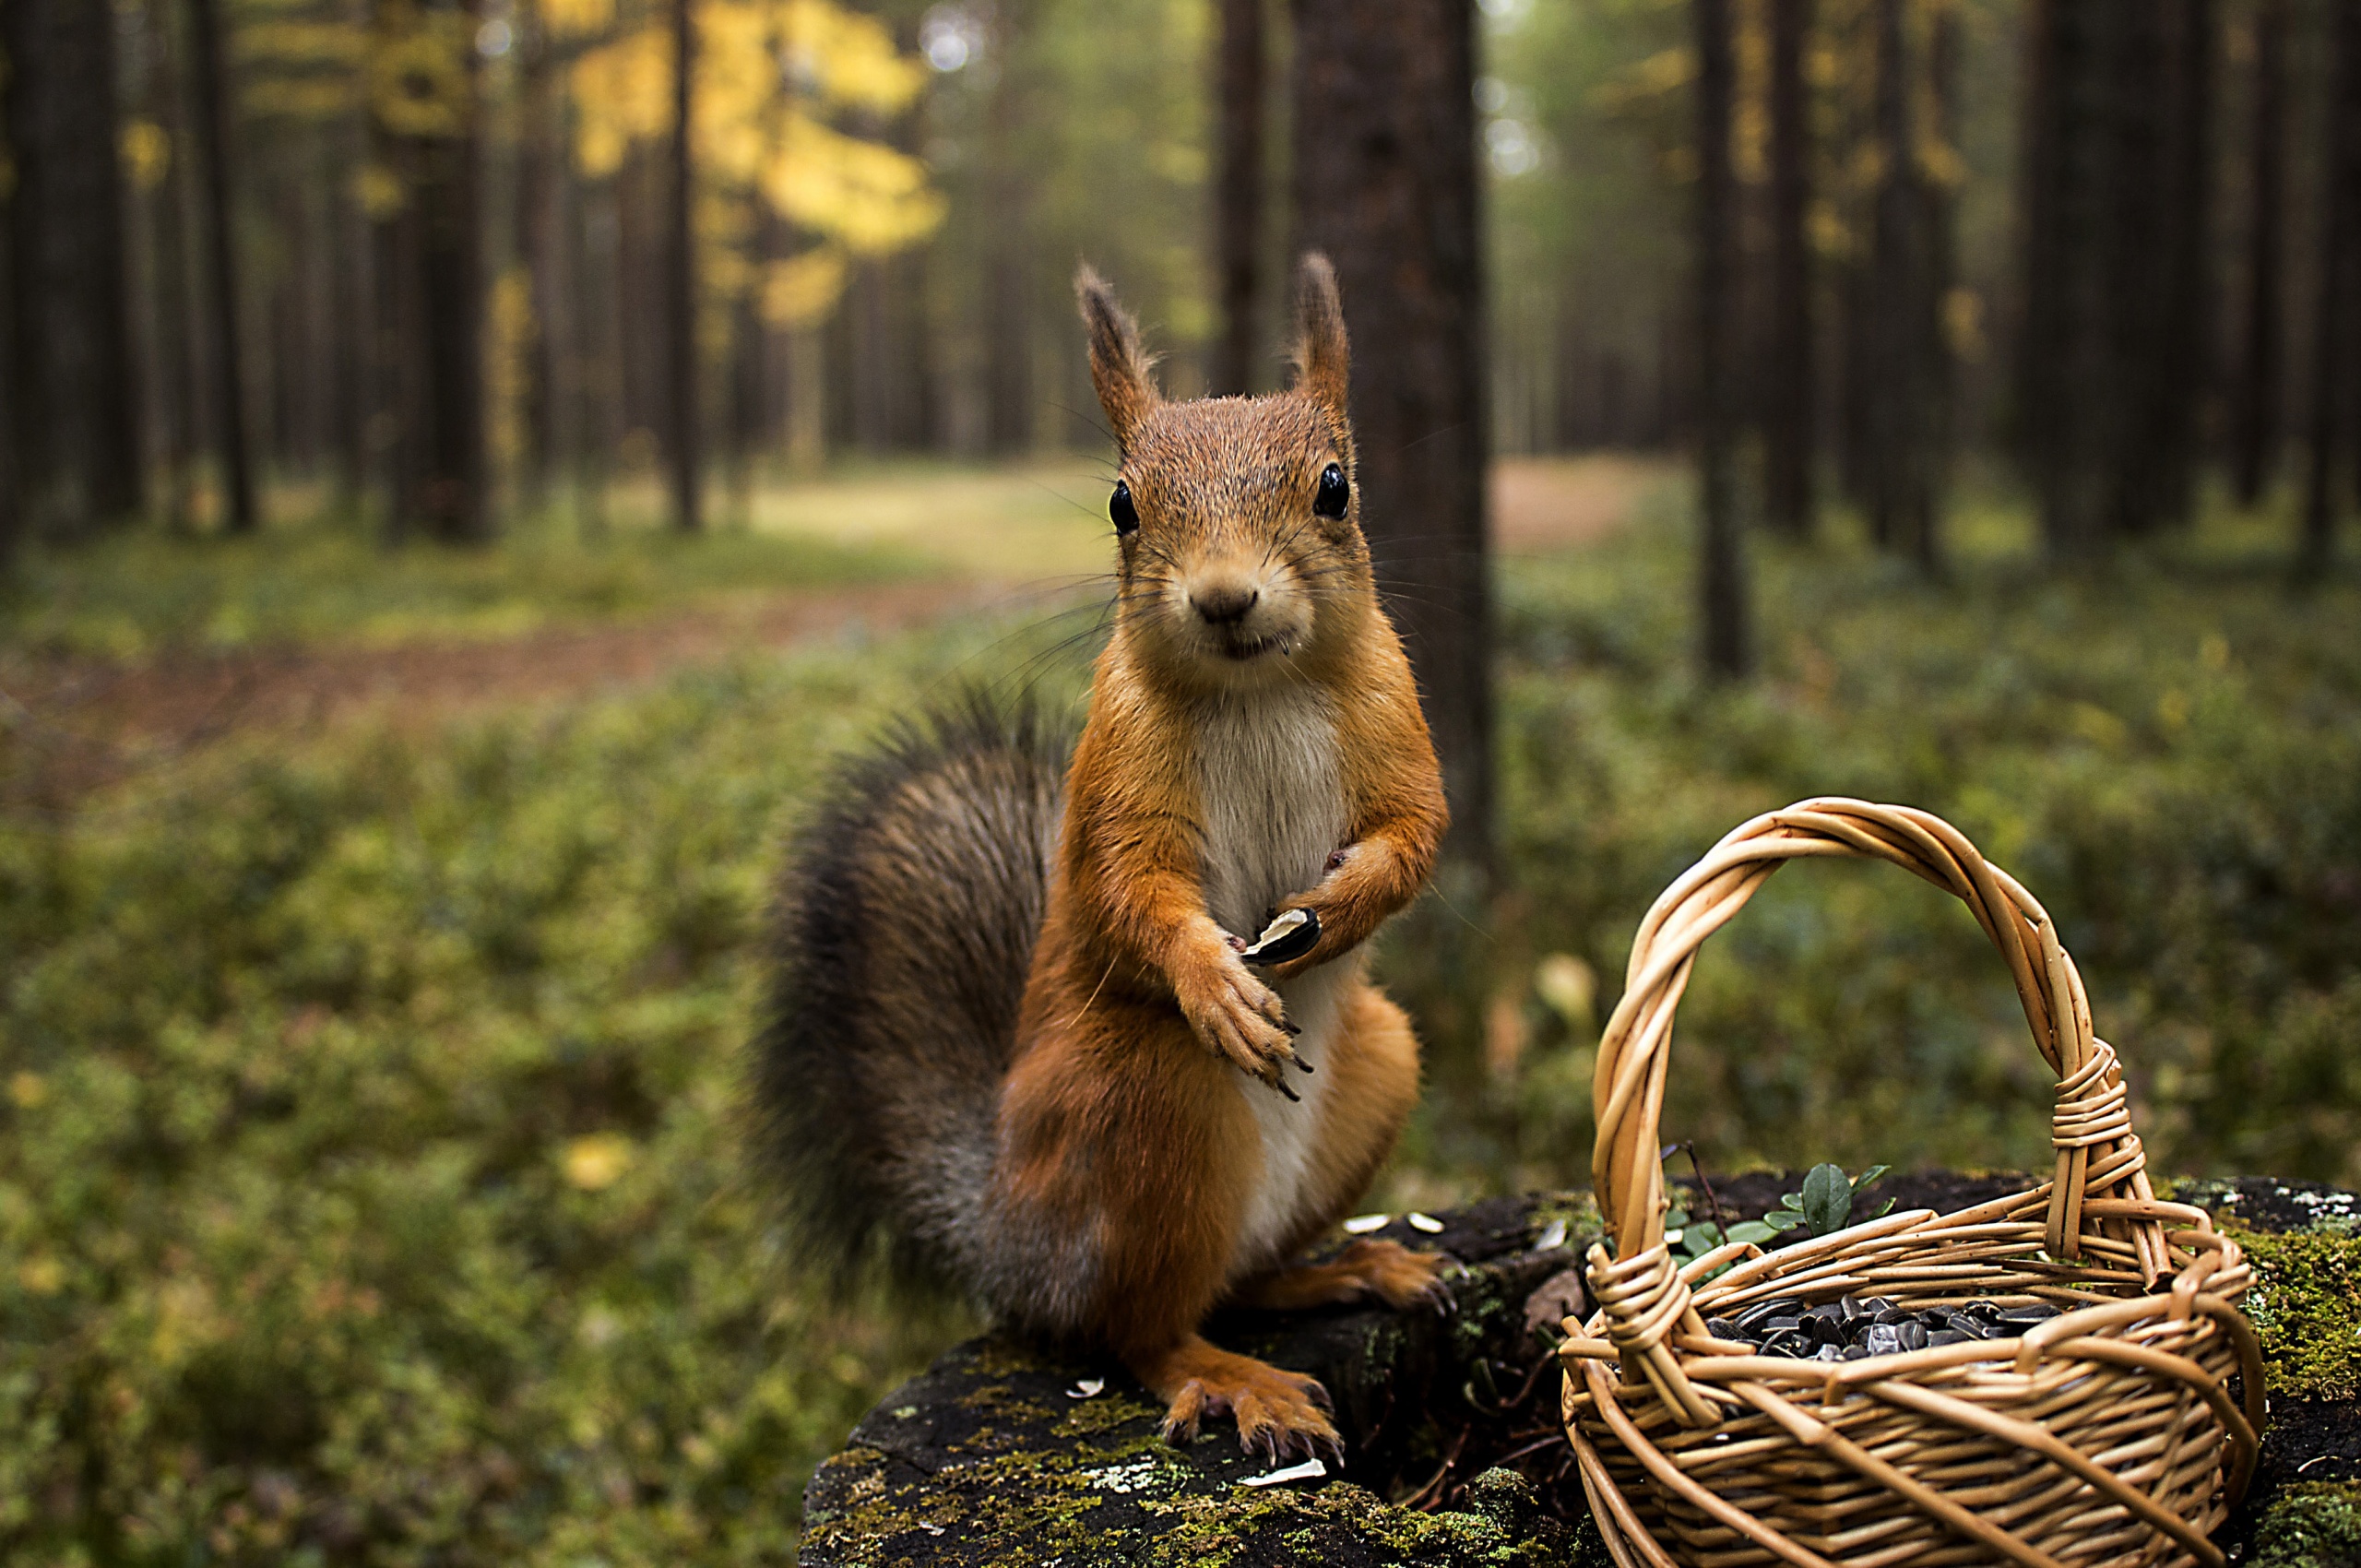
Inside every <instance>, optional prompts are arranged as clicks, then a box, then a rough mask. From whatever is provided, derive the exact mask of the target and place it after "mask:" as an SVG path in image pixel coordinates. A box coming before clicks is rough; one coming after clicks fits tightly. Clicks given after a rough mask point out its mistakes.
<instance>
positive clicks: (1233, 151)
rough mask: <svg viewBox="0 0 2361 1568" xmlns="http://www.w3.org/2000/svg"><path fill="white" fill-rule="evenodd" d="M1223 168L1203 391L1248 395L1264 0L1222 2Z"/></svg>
mask: <svg viewBox="0 0 2361 1568" xmlns="http://www.w3.org/2000/svg"><path fill="white" fill-rule="evenodd" d="M1220 6H1221V40H1220V43H1219V45H1218V46H1217V48H1216V61H1217V63H1218V65H1217V71H1216V75H1217V76H1218V77H1219V81H1218V83H1217V87H1216V92H1215V101H1216V104H1217V105H1218V109H1219V114H1220V125H1219V141H1220V165H1219V172H1218V173H1217V174H1216V178H1215V183H1214V291H1215V293H1216V297H1217V299H1218V301H1219V307H1218V309H1219V315H1218V318H1217V322H1216V330H1217V332H1218V334H1219V335H1218V336H1217V337H1216V338H1215V339H1214V346H1213V361H1212V363H1211V364H1210V365H1209V366H1208V367H1207V376H1206V380H1207V383H1208V386H1207V388H1206V389H1207V390H1208V391H1211V392H1213V393H1216V394H1224V393H1231V392H1252V391H1253V390H1254V388H1255V381H1256V376H1255V374H1254V368H1255V365H1256V363H1257V362H1258V361H1259V359H1260V357H1261V356H1260V355H1259V354H1258V353H1257V351H1256V350H1257V348H1258V345H1257V344H1256V342H1255V340H1254V339H1255V328H1256V326H1257V322H1258V317H1257V315H1256V314H1255V308H1254V307H1255V298H1256V295H1257V293H1258V290H1257V288H1256V286H1255V284H1256V280H1255V272H1256V270H1257V268H1258V267H1259V266H1260V265H1261V262H1262V258H1263V0H1220Z"/></svg>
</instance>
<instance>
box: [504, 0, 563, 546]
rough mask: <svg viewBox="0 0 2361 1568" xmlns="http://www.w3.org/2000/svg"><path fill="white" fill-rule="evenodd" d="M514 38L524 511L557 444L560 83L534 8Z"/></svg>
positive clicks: (552, 466) (552, 468)
mask: <svg viewBox="0 0 2361 1568" xmlns="http://www.w3.org/2000/svg"><path fill="white" fill-rule="evenodd" d="M512 14H513V15H514V17H515V18H516V23H515V25H516V32H517V56H518V65H517V73H516V74H517V82H516V113H517V116H518V119H519V121H520V124H519V125H518V128H517V136H516V141H517V147H516V205H517V208H518V212H517V240H518V250H519V251H520V253H521V255H522V259H523V264H524V267H525V276H526V279H527V286H528V291H529V297H530V298H531V300H532V309H533V330H534V335H535V336H534V341H533V342H532V344H531V345H530V346H529V347H528V348H527V349H526V350H524V352H523V354H522V356H521V362H520V363H519V366H518V370H519V375H520V384H519V386H518V389H517V409H516V423H517V428H518V431H519V433H520V434H521V435H522V437H523V445H524V452H523V454H522V461H521V462H520V464H519V472H518V480H519V481H520V482H519V490H520V492H521V501H522V505H523V507H524V509H525V510H527V511H528V512H530V511H536V510H538V509H539V508H540V506H541V505H544V504H545V503H546V502H547V500H548V497H549V487H550V481H551V479H552V476H553V475H554V474H555V472H556V463H557V456H558V448H559V445H560V435H559V419H558V412H557V396H556V381H557V354H556V352H555V345H557V344H558V343H559V342H561V341H562V340H563V338H562V334H561V333H560V331H559V329H558V327H557V320H558V316H559V315H560V314H561V313H562V312H563V310H564V303H563V302H562V300H561V297H560V295H561V291H562V289H563V287H564V278H563V268H564V250H565V247H564V244H562V243H561V242H560V239H559V236H560V235H561V234H562V233H563V232H564V210H563V209H564V199H565V198H564V184H565V181H566V178H567V169H566V164H567V158H566V148H565V139H564V129H563V124H562V116H561V108H562V105H563V103H564V95H563V84H562V78H561V77H560V75H559V72H558V71H557V69H556V67H555V63H554V62H553V60H552V47H551V43H550V40H549V33H548V30H547V28H546V27H545V26H544V25H543V23H542V19H541V16H540V6H538V5H536V4H534V3H533V0H522V3H520V4H518V5H517V6H516V7H515V9H514V11H513V13H512Z"/></svg>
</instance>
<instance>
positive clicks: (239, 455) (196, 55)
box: [188, 0, 255, 533]
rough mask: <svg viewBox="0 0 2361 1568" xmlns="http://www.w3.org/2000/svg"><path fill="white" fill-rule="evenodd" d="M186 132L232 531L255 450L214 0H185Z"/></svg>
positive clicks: (240, 519)
mask: <svg viewBox="0 0 2361 1568" xmlns="http://www.w3.org/2000/svg"><path fill="white" fill-rule="evenodd" d="M188 37H189V87H190V99H191V102H190V108H191V113H190V116H189V118H190V122H191V124H190V127H189V128H190V130H191V131H192V132H193V133H194V135H193V137H191V139H192V140H193V141H194V142H195V144H196V166H197V178H198V187H197V188H198V190H199V191H200V192H201V193H202V197H203V199H202V203H201V206H202V208H203V211H204V213H205V224H204V231H205V240H204V244H205V283H206V296H205V305H206V315H207V318H208V336H209V337H210V339H212V345H213V353H212V357H211V359H210V360H209V361H208V365H209V368H210V369H211V370H212V372H213V374H212V377H211V383H212V384H211V386H209V387H208V392H209V393H210V394H211V397H210V401H211V402H212V404H213V409H214V415H213V417H214V421H215V424H214V439H215V444H216V446H217V450H218V456H219V459H220V463H221V516H222V521H223V522H224V523H225V524H226V525H227V526H228V528H229V530H230V531H231V533H250V532H252V531H253V529H254V526H255V481H254V469H253V462H252V454H251V453H250V452H249V451H248V450H247V445H246V390H245V377H244V375H243V374H242V371H241V358H240V353H239V350H240V348H241V346H242V345H243V339H241V338H240V336H239V333H238V262H237V254H236V251H237V247H236V245H235V244H234V239H235V234H234V231H233V229H232V227H231V223H232V220H231V197H230V104H229V81H228V78H227V76H226V74H225V72H224V67H223V65H222V61H221V16H220V8H219V6H218V5H217V4H216V3H215V0H188Z"/></svg>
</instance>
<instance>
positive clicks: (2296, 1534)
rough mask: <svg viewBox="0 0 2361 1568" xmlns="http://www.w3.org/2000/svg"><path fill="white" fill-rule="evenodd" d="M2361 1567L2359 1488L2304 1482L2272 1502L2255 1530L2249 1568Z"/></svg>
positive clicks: (2331, 1483)
mask: <svg viewBox="0 0 2361 1568" xmlns="http://www.w3.org/2000/svg"><path fill="white" fill-rule="evenodd" d="M2353 1562H2361V1487H2355V1486H2348V1485H2343V1484H2340V1483H2337V1482H2333V1481H2306V1482H2300V1483H2298V1484H2296V1485H2295V1486H2291V1487H2289V1488H2287V1489H2286V1490H2285V1491H2283V1492H2281V1493H2280V1494H2279V1495H2278V1496H2277V1497H2276V1498H2274V1499H2272V1503H2271V1506H2270V1508H2269V1509H2268V1510H2266V1511H2265V1512H2264V1514H2263V1515H2262V1522H2261V1523H2260V1525H2259V1526H2256V1528H2255V1538H2254V1559H2253V1568H2346V1565H2347V1564H2350V1563H2353Z"/></svg>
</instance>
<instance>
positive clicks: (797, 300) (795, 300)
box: [762, 249, 845, 329]
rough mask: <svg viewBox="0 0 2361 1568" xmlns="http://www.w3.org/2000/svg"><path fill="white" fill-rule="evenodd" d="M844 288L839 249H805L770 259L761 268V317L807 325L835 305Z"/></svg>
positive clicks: (776, 323)
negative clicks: (777, 258)
mask: <svg viewBox="0 0 2361 1568" xmlns="http://www.w3.org/2000/svg"><path fill="white" fill-rule="evenodd" d="M844 291H845V256H844V253H843V252H842V251H839V250H832V249H823V250H815V251H806V252H804V253H803V254H802V255H796V256H789V258H788V259H787V260H785V261H775V262H772V263H771V264H770V266H769V267H766V268H765V270H764V277H763V296H762V313H763V320H764V321H765V323H767V324H768V325H770V326H772V327H779V328H782V329H785V328H792V327H809V326H811V325H812V324H813V323H814V322H817V321H819V320H821V319H822V318H824V317H825V316H826V315H827V314H828V313H829V312H830V311H832V310H834V309H836V301H837V300H838V299H839V298H841V297H842V296H843V294H844Z"/></svg>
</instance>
